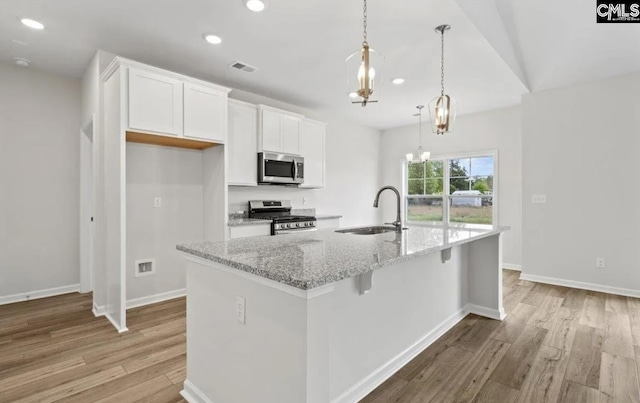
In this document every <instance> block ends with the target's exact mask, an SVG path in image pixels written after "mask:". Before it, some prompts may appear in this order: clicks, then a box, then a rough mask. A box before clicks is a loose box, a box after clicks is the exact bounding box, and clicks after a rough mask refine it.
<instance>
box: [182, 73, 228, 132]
mask: <svg viewBox="0 0 640 403" xmlns="http://www.w3.org/2000/svg"><path fill="white" fill-rule="evenodd" d="M184 137H190V138H196V139H202V140H208V141H215V142H219V143H224V142H226V140H227V94H226V92H223V91H218V90H216V89H214V88H211V87H207V86H204V85H197V84H193V83H184Z"/></svg>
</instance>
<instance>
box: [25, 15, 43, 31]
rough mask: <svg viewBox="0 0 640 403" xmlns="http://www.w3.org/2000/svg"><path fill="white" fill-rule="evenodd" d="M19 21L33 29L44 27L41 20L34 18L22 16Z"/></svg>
mask: <svg viewBox="0 0 640 403" xmlns="http://www.w3.org/2000/svg"><path fill="white" fill-rule="evenodd" d="M20 22H21V23H23V24H24V25H26V26H28V27H29V28H33V29H44V25H43V24H42V23H41V22H38V21H36V20H32V19H30V18H23V19H21V20H20Z"/></svg>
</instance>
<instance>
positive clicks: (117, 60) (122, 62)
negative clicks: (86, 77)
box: [100, 56, 233, 94]
mask: <svg viewBox="0 0 640 403" xmlns="http://www.w3.org/2000/svg"><path fill="white" fill-rule="evenodd" d="M120 67H126V68H135V69H139V70H145V71H148V72H151V73H155V74H161V75H164V76H166V77H171V78H174V79H176V80H180V81H186V82H189V83H193V84H199V85H204V86H207V87H210V88H213V89H215V90H217V91H221V92H224V93H226V94H228V93H230V92H231V91H232V90H233V89H232V88H229V87H224V86H222V85H219V84H216V83H212V82H210V81H204V80H199V79H197V78H193V77H189V76H185V75H184V74H180V73H176V72H173V71H169V70H165V69H161V68H158V67H154V66H150V65H148V64H143V63H140V62H136V61H133V60H131V59H125V58H124V57H120V56H116V57H114V58H113V60H112V61H111V63H109V65H108V66H107V67H106V68H105V69H104V71H103V72H102V74H101V75H100V80H102V81H107V80H108V79H109V78H110V77H111V76H112V75H113V74H114V73H115V72H116V71H117V70H118V69H119V68H120ZM125 94H126V92H125Z"/></svg>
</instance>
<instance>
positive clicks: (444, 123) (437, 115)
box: [429, 24, 456, 134]
mask: <svg viewBox="0 0 640 403" xmlns="http://www.w3.org/2000/svg"><path fill="white" fill-rule="evenodd" d="M449 29H451V26H449V25H446V24H445V25H439V26H437V27H436V32H437V33H439V34H440V38H441V47H440V49H441V53H440V96H439V97H437V98H435V99H434V100H433V101H431V102H430V103H429V115H430V116H431V126H432V129H433V132H434V133H436V134H444V133H449V132H451V131H453V124H454V122H455V119H456V101H455V100H454V99H453V98H451V97H450V96H449V95H446V94H445V93H444V33H445V31H448V30H449Z"/></svg>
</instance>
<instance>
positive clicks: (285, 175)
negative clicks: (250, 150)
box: [258, 153, 304, 185]
mask: <svg viewBox="0 0 640 403" xmlns="http://www.w3.org/2000/svg"><path fill="white" fill-rule="evenodd" d="M258 183H263V184H273V185H300V184H302V183H304V158H303V157H298V156H295V155H287V154H275V153H258Z"/></svg>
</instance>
